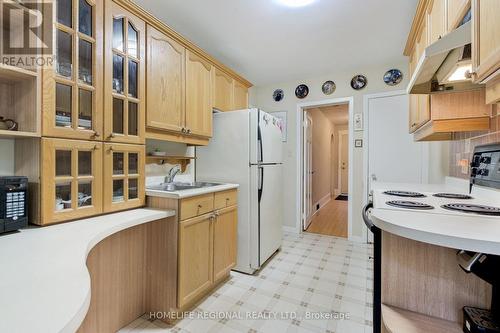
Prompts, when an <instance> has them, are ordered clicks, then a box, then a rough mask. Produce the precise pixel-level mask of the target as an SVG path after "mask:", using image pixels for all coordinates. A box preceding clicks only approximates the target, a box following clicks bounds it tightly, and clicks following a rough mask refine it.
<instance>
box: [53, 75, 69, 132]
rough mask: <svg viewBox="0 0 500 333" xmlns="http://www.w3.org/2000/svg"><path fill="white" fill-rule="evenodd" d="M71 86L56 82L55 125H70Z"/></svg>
mask: <svg viewBox="0 0 500 333" xmlns="http://www.w3.org/2000/svg"><path fill="white" fill-rule="evenodd" d="M71 89H72V88H71V86H67V85H65V84H61V83H56V126H62V127H71V109H72V107H71V100H72V98H71V96H72V92H71Z"/></svg>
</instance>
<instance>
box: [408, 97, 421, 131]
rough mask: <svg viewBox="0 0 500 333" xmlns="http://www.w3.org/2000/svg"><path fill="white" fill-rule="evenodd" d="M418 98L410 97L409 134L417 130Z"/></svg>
mask: <svg viewBox="0 0 500 333" xmlns="http://www.w3.org/2000/svg"><path fill="white" fill-rule="evenodd" d="M418 96H419V95H410V119H409V124H410V133H413V132H415V130H416V129H417V128H418Z"/></svg>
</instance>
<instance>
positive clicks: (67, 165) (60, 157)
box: [56, 150, 71, 177]
mask: <svg viewBox="0 0 500 333" xmlns="http://www.w3.org/2000/svg"><path fill="white" fill-rule="evenodd" d="M65 176H71V150H56V177H65Z"/></svg>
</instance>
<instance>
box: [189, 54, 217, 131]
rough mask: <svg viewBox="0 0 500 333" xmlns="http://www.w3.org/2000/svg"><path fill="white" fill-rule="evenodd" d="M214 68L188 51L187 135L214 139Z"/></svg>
mask: <svg viewBox="0 0 500 333" xmlns="http://www.w3.org/2000/svg"><path fill="white" fill-rule="evenodd" d="M212 73H213V66H212V65H211V64H210V63H209V62H208V61H206V60H204V59H203V58H201V57H200V56H198V55H197V54H195V53H193V52H191V51H189V50H187V51H186V129H185V130H186V133H187V134H189V135H196V136H201V137H212V106H213V96H212Z"/></svg>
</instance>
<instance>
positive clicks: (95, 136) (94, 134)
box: [91, 131, 101, 138]
mask: <svg viewBox="0 0 500 333" xmlns="http://www.w3.org/2000/svg"><path fill="white" fill-rule="evenodd" d="M100 136H101V134H99V132H97V131H94V133H92V135H91V137H93V138H98V137H100Z"/></svg>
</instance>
